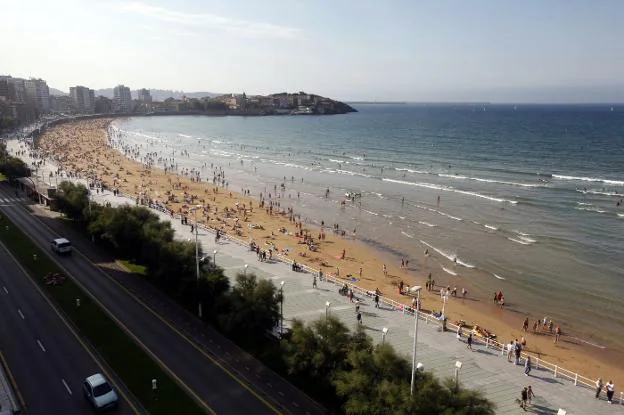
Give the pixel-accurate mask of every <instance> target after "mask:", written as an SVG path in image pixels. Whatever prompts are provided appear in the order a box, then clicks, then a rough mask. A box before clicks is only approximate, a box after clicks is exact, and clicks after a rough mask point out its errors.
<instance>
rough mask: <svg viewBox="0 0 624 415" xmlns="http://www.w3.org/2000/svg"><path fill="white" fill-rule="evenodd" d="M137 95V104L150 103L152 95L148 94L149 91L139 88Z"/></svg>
mask: <svg viewBox="0 0 624 415" xmlns="http://www.w3.org/2000/svg"><path fill="white" fill-rule="evenodd" d="M137 95H138V97H137V99H138V100H139V102H144V103H149V102H152V95H151V94H150V91H149V89H145V88H141V89H139V90H138V91H137Z"/></svg>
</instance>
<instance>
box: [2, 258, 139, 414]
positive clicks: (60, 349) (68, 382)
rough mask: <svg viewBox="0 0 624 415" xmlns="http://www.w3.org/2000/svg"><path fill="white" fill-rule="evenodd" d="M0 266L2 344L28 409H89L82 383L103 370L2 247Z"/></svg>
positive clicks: (125, 406)
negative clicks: (0, 271) (0, 269)
mask: <svg viewBox="0 0 624 415" xmlns="http://www.w3.org/2000/svg"><path fill="white" fill-rule="evenodd" d="M0 267H2V273H0V315H2V318H1V319H0V333H2V336H0V348H1V349H2V352H3V354H4V356H5V358H6V360H7V363H8V365H9V368H10V370H11V372H12V373H13V375H14V377H15V381H16V383H17V385H18V387H19V390H20V392H21V394H22V396H23V398H24V401H25V403H26V407H27V410H28V414H29V415H38V414H84V413H89V412H90V406H89V404H88V403H87V401H86V400H85V399H84V397H83V395H82V382H83V380H84V379H85V377H87V376H89V375H91V374H93V373H96V372H102V369H101V368H100V366H99V365H98V363H97V362H96V361H95V360H94V359H93V358H92V357H91V356H90V355H89V353H88V352H87V350H86V349H85V347H83V345H82V344H81V343H80V342H79V341H78V340H77V339H76V337H75V336H74V334H72V333H71V331H70V330H69V329H68V327H67V326H66V325H65V323H64V322H63V321H62V320H61V318H60V317H59V316H58V315H57V314H56V313H55V312H54V310H53V309H52V306H51V305H50V304H49V303H48V302H47V301H46V300H45V298H44V297H43V296H42V294H41V293H40V292H39V291H38V290H37V287H36V286H35V285H34V284H33V282H32V281H31V280H30V278H29V277H28V275H25V274H24V272H23V271H22V269H21V268H20V267H19V266H18V265H17V264H16V263H15V262H14V260H13V259H12V258H11V257H10V256H9V254H8V253H7V251H6V250H5V249H4V248H3V247H0ZM120 398H122V397H121V396H120ZM118 412H119V413H121V414H132V413H134V412H133V411H131V410H130V407H129V405H128V403H127V402H126V401H124V400H123V398H122V402H121V405H120V408H119V411H118Z"/></svg>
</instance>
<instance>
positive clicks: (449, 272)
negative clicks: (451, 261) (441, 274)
mask: <svg viewBox="0 0 624 415" xmlns="http://www.w3.org/2000/svg"><path fill="white" fill-rule="evenodd" d="M442 269H443V270H444V271H445V272H446V273H448V274H451V275H453V276H455V277H456V276H457V273H456V272H455V271H451V270H450V269H448V268H446V267H442Z"/></svg>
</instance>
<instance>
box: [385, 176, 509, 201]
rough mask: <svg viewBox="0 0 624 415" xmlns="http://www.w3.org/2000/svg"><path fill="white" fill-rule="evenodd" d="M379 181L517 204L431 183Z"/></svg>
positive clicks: (393, 180)
mask: <svg viewBox="0 0 624 415" xmlns="http://www.w3.org/2000/svg"><path fill="white" fill-rule="evenodd" d="M381 180H383V181H384V182H391V183H397V184H405V185H408V186H418V187H424V188H427V189H433V190H442V191H444V192H453V193H459V194H463V195H468V196H474V197H479V198H482V199H487V200H491V201H493V202H499V203H504V202H507V203H511V204H512V205H515V204H517V203H518V202H517V201H516V200H508V199H501V198H498V197H493V196H487V195H483V194H481V193H477V192H471V191H468V190H460V189H455V188H453V187H449V186H441V185H437V184H432V183H420V182H408V181H405V180H395V179H386V178H383V179H381Z"/></svg>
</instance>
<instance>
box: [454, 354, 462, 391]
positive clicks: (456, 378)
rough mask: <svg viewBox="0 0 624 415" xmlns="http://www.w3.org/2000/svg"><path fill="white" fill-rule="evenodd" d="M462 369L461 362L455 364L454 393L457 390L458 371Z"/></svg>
mask: <svg viewBox="0 0 624 415" xmlns="http://www.w3.org/2000/svg"><path fill="white" fill-rule="evenodd" d="M461 368H462V362H460V361H459V360H458V361H456V362H455V391H457V389H458V388H459V369H461Z"/></svg>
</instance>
